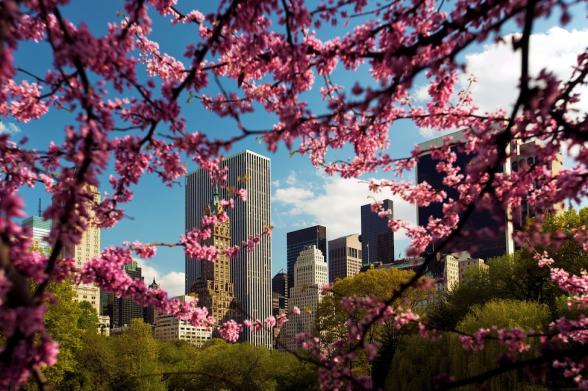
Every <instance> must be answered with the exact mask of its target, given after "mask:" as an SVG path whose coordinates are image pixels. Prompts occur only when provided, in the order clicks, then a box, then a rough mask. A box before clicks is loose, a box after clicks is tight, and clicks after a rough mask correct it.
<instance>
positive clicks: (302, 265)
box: [280, 245, 328, 349]
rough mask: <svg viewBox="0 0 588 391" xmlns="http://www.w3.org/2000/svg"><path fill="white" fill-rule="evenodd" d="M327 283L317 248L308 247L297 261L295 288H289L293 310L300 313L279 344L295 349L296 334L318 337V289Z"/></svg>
mask: <svg viewBox="0 0 588 391" xmlns="http://www.w3.org/2000/svg"><path fill="white" fill-rule="evenodd" d="M327 283H328V273H327V263H326V262H325V257H324V255H323V253H322V251H320V250H319V249H318V248H317V247H316V245H310V246H307V247H306V248H305V249H304V250H302V251H301V252H300V254H299V255H298V259H297V260H296V264H295V266H294V286H293V287H291V288H290V298H289V303H290V305H291V306H292V308H294V306H296V307H298V308H300V310H301V313H300V315H298V316H291V317H290V320H289V321H288V322H287V323H286V324H285V326H284V329H283V332H282V333H281V334H280V338H281V341H282V343H283V344H284V345H285V347H287V348H288V349H296V347H297V346H296V342H295V340H294V337H295V336H296V334H298V333H301V332H304V333H307V334H312V335H316V334H317V330H316V324H315V323H316V312H317V309H318V305H319V302H320V301H321V299H322V297H323V294H322V292H321V288H322V286H323V285H325V284H327ZM282 335H283V337H282Z"/></svg>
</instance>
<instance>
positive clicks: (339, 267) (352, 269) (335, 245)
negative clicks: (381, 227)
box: [329, 234, 362, 282]
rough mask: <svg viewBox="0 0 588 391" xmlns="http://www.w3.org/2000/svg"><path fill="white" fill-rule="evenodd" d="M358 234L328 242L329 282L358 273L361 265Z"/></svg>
mask: <svg viewBox="0 0 588 391" xmlns="http://www.w3.org/2000/svg"><path fill="white" fill-rule="evenodd" d="M361 256H362V253H361V242H360V241H359V235H358V234H352V235H347V236H343V237H340V238H337V239H333V240H330V241H329V282H335V280H338V279H340V278H345V277H350V276H353V275H356V274H357V273H359V270H360V269H361V263H362V257H361Z"/></svg>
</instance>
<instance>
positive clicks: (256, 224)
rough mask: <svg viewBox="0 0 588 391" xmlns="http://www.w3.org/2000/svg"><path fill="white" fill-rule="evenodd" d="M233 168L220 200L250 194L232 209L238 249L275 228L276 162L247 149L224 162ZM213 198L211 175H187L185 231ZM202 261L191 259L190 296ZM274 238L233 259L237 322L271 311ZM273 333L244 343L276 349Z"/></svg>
mask: <svg viewBox="0 0 588 391" xmlns="http://www.w3.org/2000/svg"><path fill="white" fill-rule="evenodd" d="M222 166H223V167H227V168H228V186H229V188H228V189H221V190H220V196H221V198H225V199H227V198H230V197H229V190H230V189H231V188H232V189H235V188H243V189H246V190H247V201H246V202H242V201H239V200H237V201H236V202H235V207H234V208H231V209H228V210H227V214H228V215H229V220H230V222H231V226H230V233H231V245H239V244H241V243H242V242H243V241H244V240H246V239H247V238H248V237H250V236H252V235H259V234H261V233H262V232H263V230H264V229H266V228H267V227H269V226H270V225H271V204H270V196H271V189H270V185H271V162H270V159H268V158H267V157H265V156H262V155H259V154H257V153H254V152H251V151H244V152H242V153H239V154H237V155H235V156H232V157H230V158H226V159H225V160H224V161H223V162H222ZM212 195H213V186H212V184H211V180H210V177H209V174H208V172H205V171H203V170H198V171H196V172H193V173H191V174H189V175H188V176H187V177H186V227H185V228H186V232H188V231H190V230H191V229H193V228H197V227H199V226H200V225H201V221H202V217H203V215H204V211H205V207H206V206H207V205H208V204H209V202H210V200H211V199H212ZM201 266H202V262H201V261H199V260H195V259H191V258H189V257H187V258H186V282H185V289H186V292H189V291H190V288H191V287H192V285H193V284H194V283H195V282H196V280H197V279H198V278H199V277H200V276H201V275H202V267H201ZM271 278H272V276H271V238H269V237H267V236H266V235H263V236H262V238H261V241H260V243H259V244H257V245H256V246H255V248H254V249H253V250H252V251H241V252H240V253H239V255H238V256H236V257H234V258H232V259H231V281H232V282H233V284H234V289H235V299H236V306H237V311H236V316H235V317H236V319H237V320H242V319H265V318H266V317H267V316H269V315H271V313H272V290H271ZM271 339H272V337H271V333H270V332H269V331H265V330H264V331H262V332H255V333H252V332H251V331H250V330H248V329H246V330H245V331H244V332H243V333H242V335H241V340H242V341H248V342H250V343H252V344H255V345H264V346H268V347H269V346H271V343H272V342H271Z"/></svg>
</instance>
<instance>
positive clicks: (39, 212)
mask: <svg viewBox="0 0 588 391" xmlns="http://www.w3.org/2000/svg"><path fill="white" fill-rule="evenodd" d="M38 214H39V217H41V197H39V211H38Z"/></svg>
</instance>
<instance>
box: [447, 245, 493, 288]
mask: <svg viewBox="0 0 588 391" xmlns="http://www.w3.org/2000/svg"><path fill="white" fill-rule="evenodd" d="M443 261H444V263H445V272H444V274H445V276H444V277H445V278H444V282H445V284H444V289H445V290H446V291H447V292H451V291H452V290H453V289H454V288H455V287H456V286H457V285H459V283H460V282H463V280H464V278H465V275H466V272H467V270H470V269H473V268H478V269H487V268H488V265H487V264H485V263H484V260H483V259H481V258H472V256H471V255H470V253H469V252H467V251H462V252H458V253H453V254H448V255H445V256H444V257H443Z"/></svg>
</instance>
